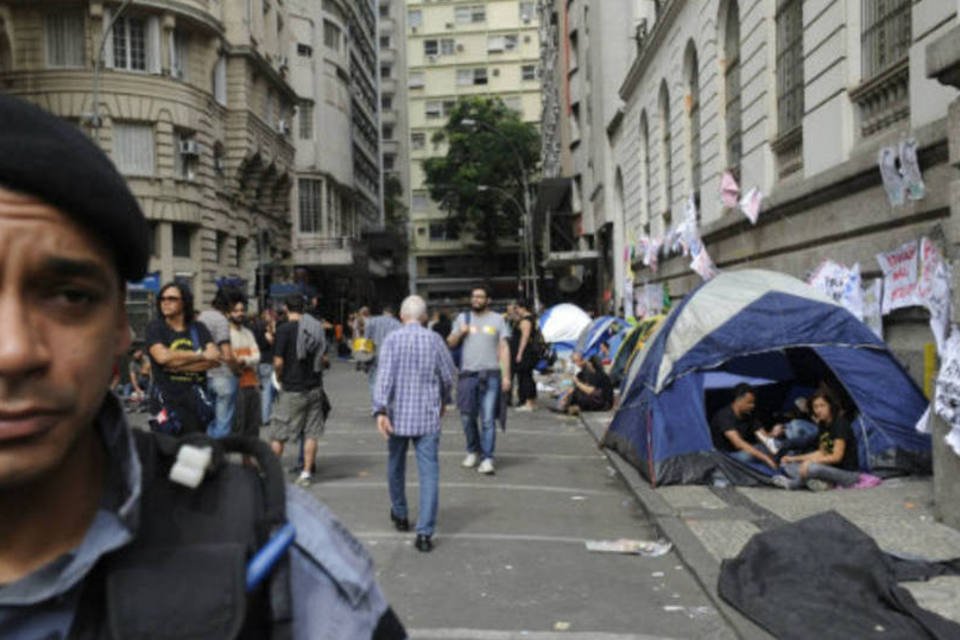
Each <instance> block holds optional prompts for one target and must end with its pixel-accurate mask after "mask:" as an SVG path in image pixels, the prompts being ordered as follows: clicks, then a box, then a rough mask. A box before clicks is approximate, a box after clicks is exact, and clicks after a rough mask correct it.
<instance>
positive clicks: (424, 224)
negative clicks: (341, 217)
mask: <svg viewBox="0 0 960 640" xmlns="http://www.w3.org/2000/svg"><path fill="white" fill-rule="evenodd" d="M393 1H394V2H396V0H393ZM405 22H406V25H405V26H406V30H405V36H406V60H407V76H406V83H407V101H406V104H407V109H406V111H407V117H408V119H409V134H408V135H409V165H410V220H411V221H410V225H411V229H412V239H411V246H410V252H411V264H412V272H411V274H410V278H411V289H412V290H414V291H416V292H417V293H419V294H421V295H423V296H424V297H425V298H427V299H428V300H432V301H448V302H452V301H457V300H462V299H465V298H466V296H467V295H468V291H467V290H468V289H469V287H470V286H471V285H472V284H475V283H477V282H481V281H484V282H488V283H490V284H491V285H492V286H493V288H494V290H495V291H494V293H495V296H496V297H500V298H506V297H513V296H515V295H516V285H517V281H518V276H519V253H520V250H519V249H520V246H519V243H518V242H517V241H516V240H514V239H512V238H511V239H505V240H504V242H503V243H502V245H501V250H500V253H499V254H498V255H497V257H496V259H495V260H492V261H491V260H484V259H482V258H481V257H480V255H479V253H478V252H476V251H475V250H474V247H473V245H472V242H471V238H469V237H466V236H464V237H451V235H450V234H449V232H448V230H447V226H446V225H445V224H444V219H445V217H446V215H447V213H446V212H445V211H444V210H443V209H442V208H441V203H438V202H433V201H431V199H430V197H429V195H428V193H427V189H426V187H425V185H424V175H423V171H422V167H421V163H422V161H423V160H424V159H426V158H428V157H431V156H435V155H441V154H443V153H445V148H444V147H443V146H442V145H434V144H433V142H432V137H433V135H434V133H435V132H436V131H437V130H438V129H440V128H441V127H443V126H444V124H446V122H447V116H448V114H449V111H450V109H451V108H452V107H453V105H455V104H456V101H457V99H458V98H460V97H463V96H474V95H491V96H498V97H500V98H501V99H502V100H503V101H504V102H505V103H506V105H507V106H508V107H510V108H511V109H514V110H516V111H518V112H520V113H521V114H522V117H523V119H524V120H526V121H528V122H534V123H535V122H539V120H540V110H541V107H540V79H539V70H538V67H539V56H540V38H539V18H538V15H537V12H536V6H535V3H534V2H528V1H518V0H486V1H477V2H453V1H451V0H436V1H431V2H417V1H408V2H407V3H406V18H405ZM404 135H407V134H406V133H404Z"/></svg>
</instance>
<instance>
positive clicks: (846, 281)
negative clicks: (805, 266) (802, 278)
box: [809, 260, 863, 320]
mask: <svg viewBox="0 0 960 640" xmlns="http://www.w3.org/2000/svg"><path fill="white" fill-rule="evenodd" d="M809 283H810V285H811V286H813V287H814V288H816V289H817V290H819V291H821V292H823V294H824V295H826V296H827V297H828V298H830V299H831V300H833V301H834V302H836V303H837V304H840V305H843V307H844V308H845V309H847V311H849V312H850V313H852V314H853V315H854V316H856V318H857V320H863V291H862V290H861V289H860V264H859V263H858V264H855V265H853V267H851V268H849V269H848V268H847V267H845V266H843V265H842V264H839V263H837V262H834V261H833V260H824V261H823V262H822V263H820V266H819V267H817V269H816V271H814V272H813V275H812V276H810V280H809Z"/></svg>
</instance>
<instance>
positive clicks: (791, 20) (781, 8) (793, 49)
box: [777, 0, 874, 136]
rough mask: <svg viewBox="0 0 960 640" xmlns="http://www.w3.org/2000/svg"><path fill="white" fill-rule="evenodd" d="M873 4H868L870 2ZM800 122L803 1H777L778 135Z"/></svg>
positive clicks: (798, 124)
mask: <svg viewBox="0 0 960 640" xmlns="http://www.w3.org/2000/svg"><path fill="white" fill-rule="evenodd" d="M873 4H874V3H871V5H873ZM802 121H803V2H802V0H779V2H778V3H777V126H778V129H779V132H780V135H781V136H782V135H784V134H786V133H789V132H790V131H792V130H793V129H796V128H797V127H799V126H800V124H801V122H802Z"/></svg>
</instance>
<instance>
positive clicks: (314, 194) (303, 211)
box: [297, 178, 323, 233]
mask: <svg viewBox="0 0 960 640" xmlns="http://www.w3.org/2000/svg"><path fill="white" fill-rule="evenodd" d="M322 185H323V183H322V182H321V181H320V180H311V179H308V178H301V179H300V180H299V181H298V187H299V188H298V189H297V191H298V192H299V203H300V233H320V232H321V231H322V230H323V206H322V203H323V200H322V199H321V195H322V191H323V187H322Z"/></svg>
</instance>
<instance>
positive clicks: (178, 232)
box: [172, 222, 193, 258]
mask: <svg viewBox="0 0 960 640" xmlns="http://www.w3.org/2000/svg"><path fill="white" fill-rule="evenodd" d="M172 226H173V257H174V258H191V257H193V251H192V245H193V242H192V241H193V228H192V227H190V226H189V225H186V224H180V223H178V222H174V223H173V225H172Z"/></svg>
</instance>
